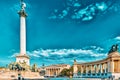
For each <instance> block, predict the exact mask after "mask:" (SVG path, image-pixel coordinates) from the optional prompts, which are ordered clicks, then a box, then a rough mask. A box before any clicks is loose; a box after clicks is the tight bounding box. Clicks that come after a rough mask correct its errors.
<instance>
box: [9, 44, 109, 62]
mask: <svg viewBox="0 0 120 80" xmlns="http://www.w3.org/2000/svg"><path fill="white" fill-rule="evenodd" d="M100 50H101V51H103V50H104V49H103V48H101V47H97V46H89V47H86V48H82V49H37V50H34V51H27V54H28V55H29V56H30V57H31V59H34V60H40V61H42V62H45V63H49V62H50V63H51V64H52V63H55V61H56V62H58V63H72V62H73V60H74V59H76V60H77V61H80V62H88V61H94V60H100V59H103V58H105V57H106V56H107V54H106V53H102V52H100ZM17 54H18V53H15V54H13V55H12V56H11V57H15V56H16V55H17ZM50 63H49V64H50Z"/></svg>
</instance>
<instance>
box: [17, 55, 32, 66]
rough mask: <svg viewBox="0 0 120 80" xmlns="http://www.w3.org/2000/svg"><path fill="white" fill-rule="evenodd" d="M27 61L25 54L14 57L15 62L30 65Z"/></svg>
mask: <svg viewBox="0 0 120 80" xmlns="http://www.w3.org/2000/svg"><path fill="white" fill-rule="evenodd" d="M29 60H30V57H29V56H28V55H26V54H24V55H21V54H20V55H17V56H16V62H18V63H26V64H27V65H30V62H29Z"/></svg>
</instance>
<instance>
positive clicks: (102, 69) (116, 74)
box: [73, 45, 120, 79]
mask: <svg viewBox="0 0 120 80" xmlns="http://www.w3.org/2000/svg"><path fill="white" fill-rule="evenodd" d="M73 77H74V78H78V77H79V78H114V79H120V53H119V52H118V45H113V46H112V47H111V50H110V51H109V53H108V56H107V58H106V59H103V60H99V61H94V62H87V63H78V62H77V61H76V60H74V64H73Z"/></svg>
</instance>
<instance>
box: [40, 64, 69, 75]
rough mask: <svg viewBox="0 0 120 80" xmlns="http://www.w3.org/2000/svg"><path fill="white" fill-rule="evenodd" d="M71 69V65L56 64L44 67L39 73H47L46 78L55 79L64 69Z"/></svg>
mask: <svg viewBox="0 0 120 80" xmlns="http://www.w3.org/2000/svg"><path fill="white" fill-rule="evenodd" d="M65 68H66V69H69V68H70V65H69V64H56V65H50V66H44V67H41V68H39V69H38V70H39V72H45V74H44V76H46V77H54V76H58V75H59V74H60V72H61V71H62V70H63V69H65Z"/></svg>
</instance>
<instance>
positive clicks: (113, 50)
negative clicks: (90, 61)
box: [108, 44, 118, 53]
mask: <svg viewBox="0 0 120 80" xmlns="http://www.w3.org/2000/svg"><path fill="white" fill-rule="evenodd" d="M116 51H118V44H115V45H113V46H112V47H111V49H110V51H109V52H108V53H112V52H116Z"/></svg>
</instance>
